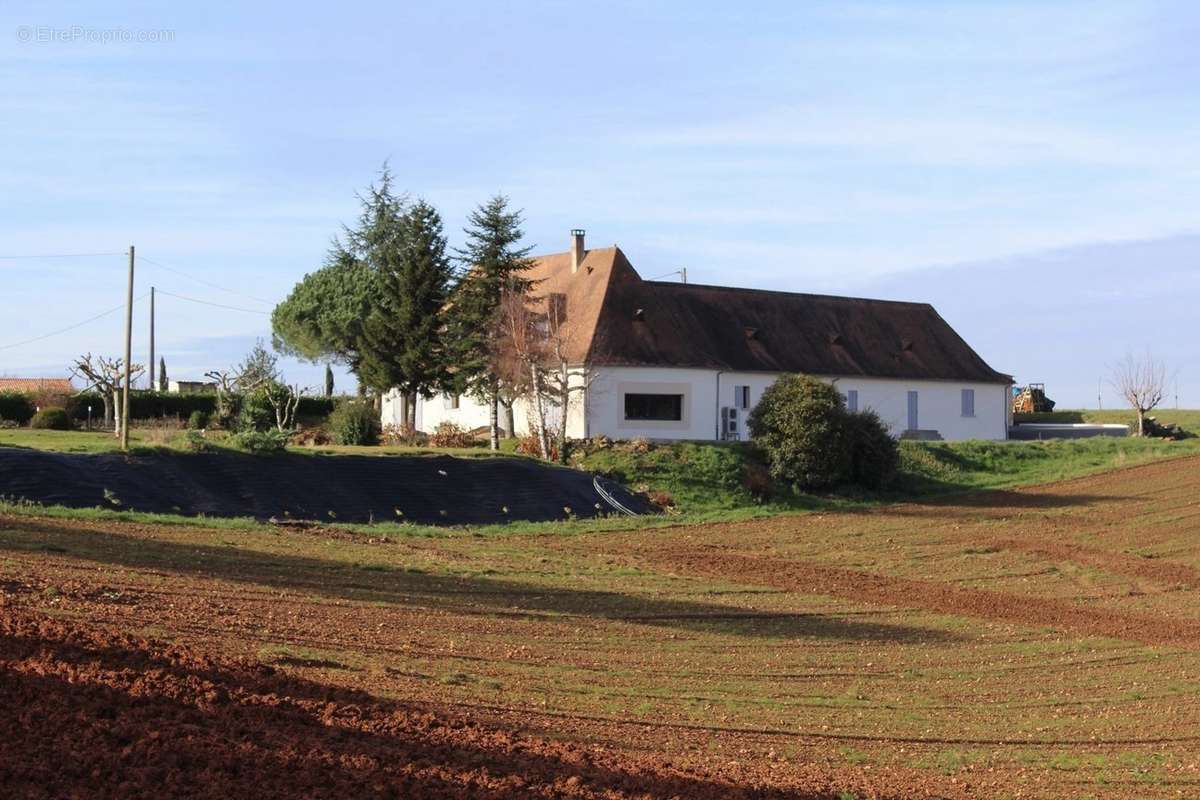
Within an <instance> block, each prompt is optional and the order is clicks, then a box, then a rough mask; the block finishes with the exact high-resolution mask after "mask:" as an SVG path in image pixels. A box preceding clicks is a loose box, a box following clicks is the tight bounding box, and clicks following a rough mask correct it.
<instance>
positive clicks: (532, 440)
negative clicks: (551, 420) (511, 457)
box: [517, 434, 558, 461]
mask: <svg viewBox="0 0 1200 800" xmlns="http://www.w3.org/2000/svg"><path fill="white" fill-rule="evenodd" d="M549 449H550V453H549V459H550V460H551V461H558V443H557V442H555V441H554V440H553V439H551V440H550V448H549ZM517 452H518V453H522V454H524V455H527V456H535V457H537V458H541V457H542V447H541V445H539V444H538V439H537V437H536V436H533V435H532V434H531V435H529V436H522V437H521V438H520V439H518V440H517Z"/></svg>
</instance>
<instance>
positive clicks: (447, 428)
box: [429, 420, 519, 449]
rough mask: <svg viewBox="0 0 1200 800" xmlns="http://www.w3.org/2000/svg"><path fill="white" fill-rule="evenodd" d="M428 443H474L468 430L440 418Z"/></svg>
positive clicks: (440, 445) (469, 444) (441, 445)
mask: <svg viewBox="0 0 1200 800" xmlns="http://www.w3.org/2000/svg"><path fill="white" fill-rule="evenodd" d="M429 444H430V445H432V446H433V447H471V446H472V445H474V444H475V440H474V439H472V438H471V434H470V433H469V432H467V431H465V430H463V429H462V428H460V427H459V426H458V425H455V424H454V423H453V422H451V421H450V420H442V421H441V422H439V423H438V426H437V427H436V428H434V429H433V433H432V434H430V436H429ZM518 449H519V448H518Z"/></svg>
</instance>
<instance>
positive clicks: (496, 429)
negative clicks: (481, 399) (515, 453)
mask: <svg viewBox="0 0 1200 800" xmlns="http://www.w3.org/2000/svg"><path fill="white" fill-rule="evenodd" d="M489 389H490V391H489V392H488V395H489V397H488V427H489V429H490V430H489V431H488V446H490V447H491V448H492V449H493V450H499V449H500V390H499V387H498V386H497V385H496V382H495V381H492V383H491V386H490V387H489Z"/></svg>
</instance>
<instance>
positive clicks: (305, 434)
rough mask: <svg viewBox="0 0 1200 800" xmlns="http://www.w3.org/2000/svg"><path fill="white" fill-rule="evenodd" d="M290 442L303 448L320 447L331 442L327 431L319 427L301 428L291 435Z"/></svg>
mask: <svg viewBox="0 0 1200 800" xmlns="http://www.w3.org/2000/svg"><path fill="white" fill-rule="evenodd" d="M292 440H293V441H295V442H296V443H297V444H300V445H303V446H304V447H320V446H321V445H326V444H329V443H330V442H332V441H333V439H332V438H331V437H330V436H329V431H327V430H325V429H324V428H323V427H321V426H319V425H318V426H316V427H311V428H301V429H300V430H298V431H296V432H295V433H294V434H292Z"/></svg>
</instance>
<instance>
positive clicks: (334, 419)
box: [329, 401, 380, 445]
mask: <svg viewBox="0 0 1200 800" xmlns="http://www.w3.org/2000/svg"><path fill="white" fill-rule="evenodd" d="M379 427H380V425H379V414H378V413H376V411H375V407H374V406H373V405H371V404H370V403H364V402H358V401H347V402H344V403H339V404H338V406H337V407H336V408H335V409H334V410H333V413H332V414H330V415H329V434H330V436H332V437H333V443H334V444H343V445H371V444H377V443H378V442H379Z"/></svg>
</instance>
